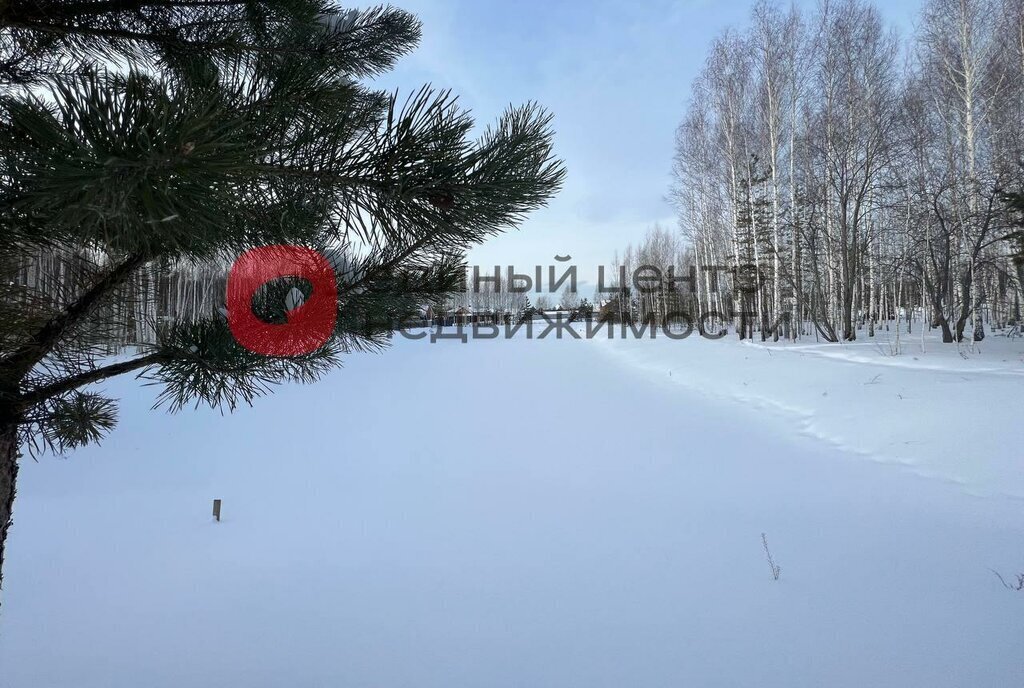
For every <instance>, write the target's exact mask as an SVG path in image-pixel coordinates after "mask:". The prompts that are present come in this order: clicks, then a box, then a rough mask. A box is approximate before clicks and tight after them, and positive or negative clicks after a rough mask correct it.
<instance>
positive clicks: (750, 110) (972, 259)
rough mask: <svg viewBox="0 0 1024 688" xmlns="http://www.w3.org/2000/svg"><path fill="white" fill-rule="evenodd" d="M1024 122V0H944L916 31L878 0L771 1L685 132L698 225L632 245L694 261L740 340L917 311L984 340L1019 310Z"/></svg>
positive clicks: (678, 186) (734, 46)
mask: <svg viewBox="0 0 1024 688" xmlns="http://www.w3.org/2000/svg"><path fill="white" fill-rule="evenodd" d="M1022 134H1024V1H1022V0H928V2H927V3H926V4H925V5H924V7H923V8H922V9H921V12H920V17H919V21H918V22H917V28H916V30H915V32H914V33H913V35H911V36H909V37H907V38H901V37H900V36H899V34H898V33H897V32H896V31H895V30H894V29H893V28H892V27H889V26H887V25H886V23H885V22H884V21H883V19H882V16H881V14H880V13H879V11H878V9H877V8H876V7H875V6H874V5H873V4H871V3H870V2H866V1H865V0H838V1H832V0H825V1H823V2H822V3H821V4H820V5H819V6H818V7H817V9H816V10H815V11H813V12H811V13H804V12H801V11H800V10H799V9H797V8H795V7H787V8H783V7H780V6H778V5H776V4H773V3H771V2H760V3H758V4H757V5H755V6H754V8H753V10H752V13H751V19H750V22H749V25H748V26H746V27H745V28H743V29H742V30H728V31H725V32H723V33H722V34H721V35H719V36H717V37H716V38H715V39H714V41H713V42H712V45H711V47H710V49H709V52H708V55H707V59H706V61H705V63H704V65H703V68H702V69H701V71H700V74H699V76H698V77H697V78H696V80H695V81H694V83H693V86H692V94H691V98H690V102H689V105H688V108H687V110H686V113H685V116H684V118H683V120H682V122H681V124H680V125H679V127H678V130H677V136H676V144H675V158H674V165H673V183H672V187H671V194H670V196H671V200H672V202H673V204H674V206H675V208H676V210H677V213H678V219H679V226H680V237H679V238H680V239H682V240H683V241H679V240H678V239H677V238H675V237H671V236H665V235H666V232H665V231H664V230H656V231H654V232H652V233H651V235H650V236H649V237H648V238H647V241H646V242H645V245H646V246H647V250H646V254H647V255H642V254H643V253H644V247H643V246H642V247H640V249H637V250H635V251H633V250H631V252H630V253H629V254H628V255H627V257H626V258H627V259H632V260H639V261H640V262H646V261H650V260H651V259H652V258H654V259H662V260H664V259H665V258H667V257H671V258H678V259H679V260H683V261H688V262H690V263H691V264H695V265H696V266H697V267H698V268H700V269H699V270H698V273H697V274H698V275H699V276H700V277H699V279H698V280H696V281H697V284H696V285H695V290H694V293H693V296H692V298H693V300H695V301H696V303H695V304H694V307H696V308H698V309H699V310H700V311H701V312H717V313H722V314H726V315H725V316H724V317H723V318H722V319H723V321H725V322H724V324H731V325H733V326H734V327H735V328H736V330H737V332H738V333H739V335H740V337H750V336H753V335H754V333H755V332H756V331H760V332H761V333H762V336H767V335H768V334H769V333H770V334H771V336H773V337H775V338H778V337H779V336H787V337H791V338H794V339H795V338H797V337H799V336H801V335H802V334H811V333H813V334H816V335H817V336H819V337H820V338H823V339H825V340H827V341H833V342H835V341H840V340H846V341H849V340H854V339H856V338H857V336H858V332H866V334H868V335H869V336H873V335H874V333H875V328H876V327H877V326H878V325H879V323H881V322H886V323H889V322H890V321H893V320H896V321H899V320H901V319H904V318H907V319H908V322H907V324H908V326H909V317H908V316H911V315H912V314H914V313H918V314H922V315H923V316H924V318H925V322H924V323H923V324H924V325H925V326H927V327H934V328H939V329H940V330H941V334H942V339H943V341H945V342H960V341H964V340H969V339H971V338H973V339H974V340H980V339H982V338H984V336H985V331H986V324H988V326H995V327H1000V326H1004V325H1005V324H1007V323H1009V322H1014V321H1017V320H1019V317H1020V312H1019V311H1020V296H1021V284H1022V282H1024V259H1022V254H1021V252H1020V248H1021V241H1020V239H1019V237H1020V234H1019V232H1017V231H1015V227H1016V225H1017V223H1018V221H1019V215H1018V208H1021V207H1024V206H1022V205H1021V204H1020V203H1019V202H1018V203H1016V204H1015V203H1014V199H1015V198H1018V199H1019V196H1015V194H1019V192H1020V189H1021V188H1022V187H1024V172H1022V166H1021V165H1022V160H1024V136H1022ZM1015 238H1016V240H1015ZM652 243H653V244H658V243H660V244H662V246H661V247H660V248H659V247H658V246H652V245H651V244H652ZM652 253H653V254H654V255H652ZM673 253H675V254H676V255H672V254H673ZM712 266H729V267H730V270H729V271H723V272H718V271H716V270H713V269H709V270H705V269H704V268H710V267H712ZM730 272H731V275H730V274H729V273H730ZM730 276H731V277H732V279H729V277H730Z"/></svg>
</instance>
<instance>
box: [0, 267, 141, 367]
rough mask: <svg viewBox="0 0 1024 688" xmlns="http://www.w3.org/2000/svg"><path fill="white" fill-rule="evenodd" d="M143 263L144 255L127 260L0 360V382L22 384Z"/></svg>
mask: <svg viewBox="0 0 1024 688" xmlns="http://www.w3.org/2000/svg"><path fill="white" fill-rule="evenodd" d="M143 262H145V258H144V256H142V255H136V256H132V257H130V258H128V259H127V260H126V261H125V262H123V263H121V264H120V265H118V266H117V267H116V268H114V269H113V270H111V271H110V272H109V273H107V275H106V276H104V277H103V279H101V280H100V281H99V282H97V283H96V284H95V285H93V287H92V288H91V289H89V290H88V291H86V292H85V293H84V294H82V296H81V297H80V298H79V299H78V300H77V301H75V302H74V303H72V304H70V305H69V306H68V307H67V308H65V309H64V310H63V311H62V312H61V313H60V314H59V315H58V316H57V317H55V318H52V319H51V320H49V321H48V322H47V323H46V324H45V325H43V327H42V328H40V329H39V330H38V331H37V332H36V333H34V334H33V335H32V336H31V337H30V339H29V341H28V342H26V343H25V344H23V345H22V346H21V347H19V348H18V349H16V350H15V351H14V352H13V353H11V354H10V355H8V356H6V357H5V358H3V359H2V360H0V381H3V382H4V383H6V384H17V383H18V382H20V381H21V379H22V378H24V377H25V376H26V375H27V374H28V373H29V372H30V371H31V370H32V368H33V367H35V366H36V365H37V364H38V363H39V362H40V361H42V360H43V358H44V357H45V356H46V355H47V354H48V353H50V351H52V350H53V348H54V347H55V346H56V345H57V343H58V342H59V341H60V339H61V337H63V336H64V334H65V333H66V332H67V331H68V330H70V329H71V328H72V327H74V326H75V325H77V324H79V323H80V322H82V321H83V320H84V319H85V318H87V317H88V316H89V315H90V314H91V313H92V312H93V311H94V310H95V309H96V307H97V306H99V304H100V303H102V301H103V300H104V298H105V297H107V296H108V295H109V294H110V293H111V292H112V291H113V290H114V289H116V288H117V287H118V286H119V285H120V284H122V283H123V282H125V281H126V280H127V279H128V278H129V277H130V276H131V275H132V273H133V272H134V271H135V270H136V269H138V267H139V266H140V265H142V263H143Z"/></svg>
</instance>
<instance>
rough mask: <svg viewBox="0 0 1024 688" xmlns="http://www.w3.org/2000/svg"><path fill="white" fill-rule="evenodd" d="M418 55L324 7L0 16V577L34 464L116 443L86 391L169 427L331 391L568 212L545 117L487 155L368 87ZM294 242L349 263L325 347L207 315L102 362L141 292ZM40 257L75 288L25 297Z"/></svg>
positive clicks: (410, 35)
mask: <svg viewBox="0 0 1024 688" xmlns="http://www.w3.org/2000/svg"><path fill="white" fill-rule="evenodd" d="M419 35H420V25H419V22H418V21H417V19H416V18H415V17H414V16H412V15H410V14H408V13H406V12H403V11H401V10H397V9H394V8H390V7H389V8H377V9H371V10H366V11H356V10H343V9H339V8H336V7H334V6H333V5H331V4H330V3H329V2H326V1H324V0H215V1H212V2H211V1H210V0H0V128H2V132H0V258H2V261H0V277H3V279H2V280H0V566H2V562H3V543H4V541H5V539H6V535H7V532H8V528H9V526H10V524H11V513H12V508H13V503H14V496H15V481H16V477H17V471H18V459H19V454H20V452H19V447H28V448H29V449H30V450H33V451H35V450H45V449H52V450H55V451H58V452H63V451H67V450H71V449H74V448H75V447H78V446H81V445H83V444H86V443H89V442H94V441H97V440H99V439H101V438H102V437H103V436H104V435H106V434H107V433H108V432H109V431H110V430H111V429H112V428H113V426H114V424H115V422H116V415H117V405H116V402H115V400H113V399H109V398H106V397H105V396H103V395H101V394H98V393H96V392H95V391H92V390H90V389H89V388H88V385H90V384H91V383H96V382H99V381H102V380H105V379H108V378H111V377H113V376H116V375H122V374H128V373H134V374H137V375H140V376H141V377H144V378H146V379H148V380H150V381H155V382H157V383H159V384H160V385H162V394H161V396H160V404H162V405H164V406H166V407H168V408H169V409H170V410H172V411H173V410H177V409H180V408H182V407H183V406H185V405H202V404H206V405H209V406H211V407H214V408H227V409H229V410H230V409H234V408H235V407H236V405H238V404H240V403H250V402H251V401H252V400H253V399H254V398H255V397H257V396H259V395H261V394H264V393H267V392H268V391H270V390H271V388H272V387H273V386H274V385H276V384H279V383H284V382H289V381H298V382H312V381H315V380H316V379H318V378H319V377H320V376H322V375H323V374H324V373H325V372H326V371H328V370H329V369H331V368H333V367H334V366H335V365H336V364H337V363H338V362H339V358H340V357H341V356H342V355H344V354H345V353H347V352H351V351H353V350H368V349H369V350H373V349H376V348H379V347H381V346H383V345H384V344H385V343H386V341H387V336H388V335H389V334H390V333H391V331H392V329H393V327H394V323H396V322H400V321H401V320H402V319H403V318H404V317H405V316H406V315H407V314H408V313H410V312H415V311H416V309H418V308H419V307H421V306H422V305H423V304H425V303H439V302H440V301H441V300H442V299H443V298H444V296H445V295H446V294H447V293H449V292H450V291H452V290H454V289H457V288H458V287H459V285H460V284H461V282H462V278H463V275H464V265H463V259H462V256H463V255H464V252H465V250H466V249H467V248H468V247H469V246H471V245H473V244H476V243H478V242H480V241H481V240H483V239H485V238H486V237H488V236H490V235H493V234H495V233H498V232H501V231H503V230H505V229H507V228H510V227H512V226H514V225H516V224H517V223H518V222H519V221H521V220H522V218H523V217H524V216H525V215H526V214H527V213H529V212H531V211H532V210H534V209H536V208H538V207H540V206H542V205H543V204H544V203H545V202H546V200H547V199H548V198H549V197H550V196H551V195H552V194H553V193H555V192H556V191H557V189H558V188H559V186H560V185H561V182H562V178H563V176H564V171H563V168H562V165H561V163H560V162H559V161H557V160H555V159H554V158H553V156H552V132H551V129H550V118H549V116H548V115H547V114H546V113H545V112H544V111H543V110H542V109H541V108H539V107H538V106H536V105H534V104H527V105H525V106H522V107H518V108H513V109H510V110H509V111H507V112H506V113H505V114H503V115H502V116H501V118H500V119H499V120H498V122H497V123H496V124H495V125H494V126H492V127H490V128H488V129H486V130H485V131H484V132H483V133H482V134H481V135H480V136H479V138H475V139H474V138H473V137H472V133H473V129H474V122H473V120H472V119H471V118H470V116H469V115H468V113H467V112H465V111H463V110H462V109H460V108H459V107H458V106H457V103H456V100H455V98H454V97H453V96H452V95H451V94H450V93H448V92H446V91H441V92H437V91H435V90H432V89H431V88H429V87H424V88H423V89H421V90H420V91H418V92H416V93H414V94H412V96H411V97H408V98H404V99H399V98H398V97H397V96H396V95H389V94H386V93H382V92H379V91H376V90H374V89H372V88H370V87H368V86H366V85H364V84H362V83H360V81H359V80H360V79H364V78H366V77H370V76H373V75H375V74H378V73H380V72H382V71H384V70H387V69H388V68H390V67H391V66H392V65H393V64H394V62H395V61H396V59H398V58H399V57H400V56H401V55H403V54H404V53H406V52H408V51H409V50H410V49H412V48H413V47H414V46H415V44H416V43H417V41H418V39H419ZM279 244H288V245H297V246H304V247H309V248H312V249H315V250H318V251H321V252H327V253H329V254H330V255H331V256H332V263H333V265H334V266H335V268H336V273H337V274H336V279H337V285H338V298H337V325H336V329H335V333H334V336H333V337H332V338H331V339H330V341H329V342H328V343H327V344H326V345H324V346H322V347H321V348H319V349H318V350H316V351H314V352H313V353H309V354H306V355H302V356H297V357H290V358H284V357H282V358H277V357H267V356H260V355H257V354H254V353H252V352H250V351H247V350H246V349H245V348H243V347H242V346H240V345H239V344H238V343H237V342H236V341H235V339H234V338H233V337H232V336H231V332H230V330H229V327H228V325H227V323H226V321H225V319H224V318H223V317H221V316H219V315H217V314H215V313H211V314H210V315H209V317H204V318H201V319H199V320H197V321H195V322H176V323H172V324H170V325H161V326H159V327H157V324H156V323H153V327H154V328H155V331H156V333H157V335H156V341H155V342H154V343H152V344H147V345H146V346H145V347H143V349H142V350H141V351H140V352H139V353H138V354H137V355H135V356H133V357H131V358H127V359H124V358H122V359H119V360H117V361H116V362H110V361H109V359H107V358H105V357H104V353H105V348H104V345H105V344H106V343H108V342H109V337H110V333H111V332H112V331H114V330H116V329H117V328H118V327H121V326H123V325H124V320H125V318H127V317H135V316H133V315H131V314H132V313H134V312H135V311H134V310H133V309H131V308H125V307H124V305H125V303H126V302H129V301H130V300H131V299H132V298H136V297H135V296H133V295H134V294H135V292H134V291H133V290H132V289H131V285H132V282H133V280H135V279H137V278H138V276H139V275H140V274H142V273H143V272H144V271H149V272H146V273H145V274H151V271H154V270H156V271H159V270H163V269H167V268H168V267H170V266H174V265H180V264H183V263H204V264H205V263H218V262H219V263H222V264H225V265H226V264H227V263H228V262H229V261H230V260H232V259H233V258H234V257H236V256H237V255H238V254H239V253H240V252H242V251H244V250H247V249H250V248H253V247H257V246H261V245H279ZM40 255H46V256H48V257H51V258H52V257H56V258H57V260H58V261H59V263H60V265H61V266H62V270H61V277H60V279H59V280H58V281H56V282H54V281H53V280H49V281H47V282H48V286H47V287H46V288H36V286H33V285H28V286H26V283H25V282H24V281H23V280H18V279H15V278H13V277H12V276H14V275H16V274H18V273H19V271H22V270H24V268H25V267H26V266H28V265H32V264H33V261H37V260H38V258H39V256H40ZM292 286H294V285H292ZM280 296H281V294H280V293H278V294H276V295H275V296H270V297H267V298H269V299H271V300H273V299H277V298H280Z"/></svg>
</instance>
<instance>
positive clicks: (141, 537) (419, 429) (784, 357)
mask: <svg viewBox="0 0 1024 688" xmlns="http://www.w3.org/2000/svg"><path fill="white" fill-rule="evenodd" d="M905 344H906V346H905V350H906V353H905V354H904V355H902V356H900V357H890V356H887V355H884V354H883V350H884V349H882V348H880V347H877V346H875V345H874V344H860V343H858V344H854V345H846V346H844V347H842V348H840V347H838V346H835V345H833V346H829V347H826V346H815V345H811V344H809V343H804V344H800V345H782V344H780V345H771V346H769V347H762V346H760V345H741V344H739V343H737V342H734V341H731V340H729V341H721V342H707V341H702V340H700V339H698V338H696V337H693V338H691V339H689V340H687V341H684V342H673V341H668V340H664V339H660V340H655V341H618V340H617V341H573V340H562V341H558V340H550V339H548V340H543V341H537V340H532V341H528V340H525V339H521V338H520V339H517V340H512V341H505V340H495V341H473V342H471V343H470V344H467V345H462V344H459V343H457V342H453V341H447V342H443V343H439V344H437V345H433V346H432V345H428V344H427V343H425V342H411V341H403V340H397V341H396V345H395V347H394V348H393V349H392V350H391V351H389V352H387V353H386V354H384V355H382V356H355V357H352V358H351V359H350V360H349V362H348V365H347V367H346V369H345V370H343V371H339V372H338V373H337V374H335V375H333V376H332V377H331V378H330V379H329V380H327V381H325V382H324V383H321V384H320V385H317V386H315V387H312V388H301V387H290V388H285V389H282V390H280V392H279V393H278V394H277V395H276V396H274V397H271V398H268V399H264V400H262V401H260V402H259V403H258V405H257V406H256V408H254V409H250V410H245V411H242V412H240V413H238V414H236V415H234V416H225V417H221V416H219V415H217V414H214V413H210V412H193V413H186V414H183V415H180V416H172V417H169V416H166V415H164V414H162V413H152V412H150V411H148V407H149V405H150V403H151V401H152V399H153V397H154V394H155V392H154V390H152V389H144V388H139V387H136V386H134V385H133V384H131V383H130V382H129V381H123V382H117V383H116V384H114V385H112V387H114V388H115V389H116V390H117V391H118V392H120V393H121V394H122V396H123V404H122V426H121V427H120V428H119V430H118V431H117V432H116V433H115V434H114V435H113V436H112V437H111V438H110V440H109V441H108V442H107V443H106V444H105V445H104V446H103V447H101V448H91V449H88V450H85V451H81V452H79V453H77V454H75V455H74V456H73V457H71V458H70V459H68V460H66V461H65V460H54V459H50V458H46V459H43V460H42V461H41V462H40V463H38V464H36V463H32V462H26V463H25V464H24V465H23V468H22V481H21V489H20V491H19V499H18V503H17V508H16V522H15V526H14V528H13V530H12V534H11V542H10V545H9V562H8V567H7V571H6V578H5V589H4V604H3V607H2V608H0V686H3V688H45V687H48V686H61V687H64V686H75V687H76V688H89V687H92V686H96V687H99V686H103V687H114V688H119V687H122V686H123V687H126V688H127V687H129V686H131V687H133V688H134V686H138V685H146V686H153V687H162V686H167V687H171V686H174V687H176V688H177V687H180V686H192V685H212V686H224V687H225V688H227V687H231V688H235V687H239V688H240V687H242V686H245V687H246V688H250V687H262V686H267V687H268V688H269V687H271V686H273V687H278V686H346V687H361V686H367V687H369V686H375V687H386V688H397V687H402V688H405V687H408V688H413V687H416V688H422V687H428V688H429V687H437V688H441V687H444V688H451V687H457V686H509V687H511V686H517V687H518V686H530V687H543V686H550V687H552V688H556V687H557V688H568V687H573V686H579V687H581V688H582V687H586V688H592V687H600V686H607V687H609V688H621V687H622V686H651V687H655V686H657V687H661V686H702V687H703V686H721V687H723V688H724V687H727V686H728V687H744V688H745V687H747V686H755V685H756V686H762V687H764V686H769V687H778V688H798V687H802V686H806V687H808V688H812V687H813V688H821V687H825V686H827V687H830V688H831V687H843V686H849V687H851V688H853V687H856V688H864V687H866V686H871V687H872V688H880V687H884V686H892V687H899V688H914V687H918V686H920V687H922V688H940V687H943V686H949V687H953V686H972V687H974V686H978V687H986V688H987V687H993V688H1002V687H1007V688H1008V687H1011V686H1020V685H1024V659H1021V658H1022V657H1024V632H1022V631H1024V592H1021V593H1018V592H1011V591H1009V590H1006V589H1005V588H1004V587H1002V586H1001V584H1000V583H999V581H998V579H997V578H996V577H995V576H994V575H993V573H992V572H991V571H990V569H996V570H999V571H1001V572H1003V573H1004V575H1006V576H1007V577H1009V576H1010V575H1012V574H1014V573H1017V572H1024V503H1022V502H1021V501H1020V498H1021V497H1022V496H1024V477H1022V468H1021V464H1022V463H1024V451H1021V440H1020V439H1019V431H1017V432H1016V436H1015V433H1014V430H1015V428H1019V415H1020V411H1021V409H1022V408H1024V404H1021V396H1022V393H1024V377H1021V375H1020V371H1021V370H1022V369H1024V363H1022V357H1024V343H1021V340H1016V342H1009V341H1006V340H998V339H993V340H991V341H990V342H987V343H984V344H983V345H982V347H981V352H980V353H975V354H970V353H968V354H967V358H964V357H962V356H961V355H959V354H958V353H957V352H956V349H955V347H951V348H946V349H943V348H941V347H940V346H939V345H938V344H928V345H926V353H924V354H922V353H920V348H919V347H917V348H915V347H914V346H913V345H912V344H913V342H907V343H905ZM823 440H824V441H823ZM213 498H222V499H223V500H224V520H223V522H221V523H213V522H212V520H211V518H210V508H211V500H212V499H213ZM762 532H763V533H766V534H767V539H768V543H769V545H770V546H771V550H772V554H773V555H774V558H775V560H776V562H777V563H778V564H779V565H780V566H781V570H782V572H781V578H780V579H779V580H778V581H774V580H773V579H772V575H771V572H770V570H769V565H768V562H767V561H766V559H765V555H764V552H763V550H762V543H761V533H762Z"/></svg>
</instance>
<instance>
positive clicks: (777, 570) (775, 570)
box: [761, 533, 782, 580]
mask: <svg viewBox="0 0 1024 688" xmlns="http://www.w3.org/2000/svg"><path fill="white" fill-rule="evenodd" d="M761 544H763V545H764V554H765V556H766V557H768V565H769V566H770V567H772V579H773V580H779V576H781V575H782V567H780V566H776V564H775V559H773V558H772V552H771V550H770V549H768V536H767V535H765V534H764V533H761Z"/></svg>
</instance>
